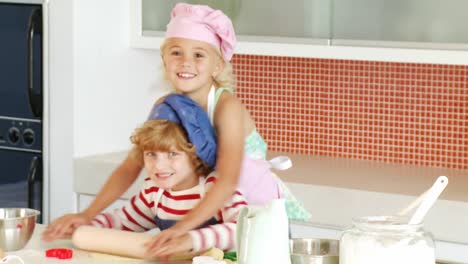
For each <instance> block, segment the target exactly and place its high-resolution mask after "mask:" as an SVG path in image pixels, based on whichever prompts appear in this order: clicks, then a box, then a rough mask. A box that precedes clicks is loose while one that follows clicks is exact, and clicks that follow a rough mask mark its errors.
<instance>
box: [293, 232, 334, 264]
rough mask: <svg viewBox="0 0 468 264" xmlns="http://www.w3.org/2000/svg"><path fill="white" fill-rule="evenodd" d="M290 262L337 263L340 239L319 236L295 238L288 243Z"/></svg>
mask: <svg viewBox="0 0 468 264" xmlns="http://www.w3.org/2000/svg"><path fill="white" fill-rule="evenodd" d="M289 245H290V247H291V263H292V264H338V263H339V248H340V241H339V240H334V239H320V238H295V239H291V240H290V243H289Z"/></svg>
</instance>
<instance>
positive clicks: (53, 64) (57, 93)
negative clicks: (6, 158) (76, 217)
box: [43, 0, 73, 222]
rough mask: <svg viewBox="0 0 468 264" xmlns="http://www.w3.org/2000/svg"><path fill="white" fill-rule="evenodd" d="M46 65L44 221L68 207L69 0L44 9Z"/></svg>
mask: <svg viewBox="0 0 468 264" xmlns="http://www.w3.org/2000/svg"><path fill="white" fill-rule="evenodd" d="M45 13H48V15H47V17H48V22H49V23H48V36H49V37H48V50H47V51H46V56H45V60H46V61H47V62H48V63H47V65H48V67H47V68H48V74H47V76H46V87H45V95H46V99H45V100H46V104H47V102H48V104H47V105H46V106H45V112H44V118H45V122H44V125H45V128H44V131H46V133H47V131H48V133H47V135H46V139H48V140H49V141H48V142H49V144H47V146H45V147H44V153H45V155H44V157H45V160H44V161H45V169H46V170H45V171H46V173H47V168H48V176H49V177H47V174H46V177H45V179H44V181H45V183H46V184H45V193H44V194H45V195H44V196H45V197H44V199H45V203H46V204H45V210H44V212H43V217H44V221H45V222H47V221H48V219H54V218H56V217H57V216H59V215H62V214H63V213H65V212H69V211H70V210H71V208H72V202H73V195H72V156H73V127H72V117H73V112H72V110H73V109H72V107H73V34H72V32H73V23H72V21H73V5H72V0H65V1H64V0H50V1H49V4H48V8H47V9H46V10H45Z"/></svg>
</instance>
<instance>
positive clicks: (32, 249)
mask: <svg viewBox="0 0 468 264" xmlns="http://www.w3.org/2000/svg"><path fill="white" fill-rule="evenodd" d="M44 229H45V225H41V224H38V225H36V228H35V230H34V233H33V236H32V237H31V240H30V241H29V242H28V244H27V245H26V247H25V248H24V249H22V250H18V251H10V252H8V253H7V255H16V256H19V257H20V258H21V259H22V260H23V261H24V263H25V264H39V263H47V264H49V263H51V264H52V263H63V264H65V263H76V264H78V263H79V264H114V263H125V264H150V263H152V264H158V263H161V262H157V261H153V262H151V261H144V260H139V259H130V258H120V257H115V256H110V255H104V254H92V253H90V252H87V251H83V250H79V249H73V245H72V242H71V240H57V241H54V242H52V243H46V242H43V241H42V240H41V233H42V232H43V231H44ZM50 248H72V249H73V258H72V259H70V260H59V259H56V258H47V257H45V251H46V250H47V249H50ZM8 263H15V264H16V263H19V262H18V260H11V261H10V262H8ZM170 263H171V264H190V263H192V262H191V261H179V262H170Z"/></svg>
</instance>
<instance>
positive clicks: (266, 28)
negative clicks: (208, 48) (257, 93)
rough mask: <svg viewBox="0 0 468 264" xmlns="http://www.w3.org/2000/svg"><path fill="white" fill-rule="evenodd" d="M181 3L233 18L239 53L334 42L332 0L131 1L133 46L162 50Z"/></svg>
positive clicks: (278, 51) (272, 52)
mask: <svg viewBox="0 0 468 264" xmlns="http://www.w3.org/2000/svg"><path fill="white" fill-rule="evenodd" d="M178 2H186V3H191V4H206V5H209V6H210V7H212V8H215V9H220V10H222V11H223V12H224V13H225V14H226V15H227V16H229V17H230V18H231V20H232V22H233V25H234V28H235V31H236V36H237V39H238V41H239V43H238V46H237V47H236V53H249V54H266V55H284V52H285V50H287V49H291V48H298V47H299V48H306V47H309V46H310V45H314V44H315V45H328V44H329V41H330V29H331V26H330V18H331V17H330V14H331V12H330V10H331V2H330V1H328V0H289V1H284V0H198V1H197V0H191V1H190V0H189V1H176V0H131V1H130V4H131V34H132V35H131V45H132V46H134V47H142V48H156V49H157V48H159V46H160V45H161V42H162V38H163V36H164V31H165V29H166V25H167V23H168V22H169V18H170V12H171V9H172V8H173V7H174V5H175V4H176V3H178ZM256 50H257V51H256Z"/></svg>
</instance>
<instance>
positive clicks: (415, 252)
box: [340, 237, 435, 264]
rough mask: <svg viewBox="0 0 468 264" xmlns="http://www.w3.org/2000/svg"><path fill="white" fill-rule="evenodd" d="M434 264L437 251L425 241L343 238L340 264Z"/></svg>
mask: <svg viewBox="0 0 468 264" xmlns="http://www.w3.org/2000/svg"><path fill="white" fill-rule="evenodd" d="M376 263H379V264H395V263H398V264H434V263H435V250H434V248H433V247H432V246H431V245H428V243H427V242H426V241H424V240H419V241H414V240H413V239H411V238H407V239H403V240H398V241H392V240H383V241H382V240H381V241H377V240H375V239H373V238H369V237H359V238H356V237H354V238H351V237H343V238H342V240H341V241H340V264H376Z"/></svg>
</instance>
